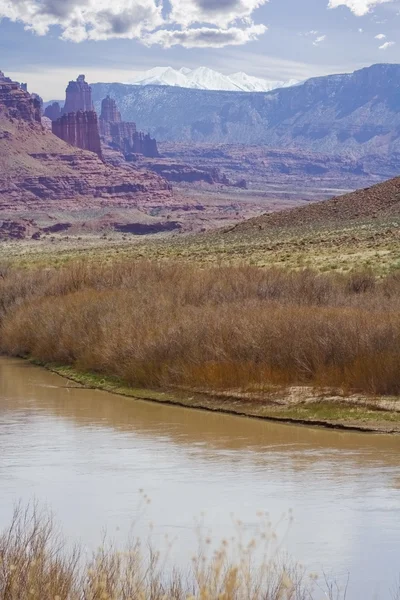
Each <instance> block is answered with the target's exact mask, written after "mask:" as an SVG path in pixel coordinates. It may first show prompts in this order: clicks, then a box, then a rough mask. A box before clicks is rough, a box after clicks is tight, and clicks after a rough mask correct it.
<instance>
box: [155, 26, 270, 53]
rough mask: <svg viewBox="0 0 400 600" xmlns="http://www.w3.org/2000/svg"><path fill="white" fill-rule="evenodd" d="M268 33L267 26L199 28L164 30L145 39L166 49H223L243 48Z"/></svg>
mask: <svg viewBox="0 0 400 600" xmlns="http://www.w3.org/2000/svg"><path fill="white" fill-rule="evenodd" d="M266 31H267V27H266V26H265V25H251V26H249V27H245V28H240V27H230V28H228V29H217V28H215V27H198V28H194V27H193V28H187V29H183V30H181V29H177V30H173V31H171V30H167V29H162V30H159V31H156V32H154V33H151V34H149V35H148V36H147V37H146V38H144V42H145V43H146V44H147V45H151V44H161V45H162V46H164V47H165V48H170V47H171V46H177V45H180V46H184V47H185V48H195V47H196V48H201V47H207V48H210V47H212V48H223V47H224V46H228V45H229V46H242V45H243V44H246V43H247V42H250V41H252V40H256V39H257V38H258V37H259V36H260V35H262V34H263V33H265V32H266Z"/></svg>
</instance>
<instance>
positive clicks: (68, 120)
mask: <svg viewBox="0 0 400 600" xmlns="http://www.w3.org/2000/svg"><path fill="white" fill-rule="evenodd" d="M52 131H53V133H54V135H56V136H57V137H59V138H60V139H61V140H64V142H67V143H68V144H71V146H76V147H77V148H81V149H82V150H89V151H90V152H94V153H95V154H97V156H98V157H99V158H102V153H101V142H100V133H99V124H98V120H97V114H96V113H95V112H94V111H90V112H89V111H87V112H82V111H80V110H79V111H78V112H76V113H69V114H64V115H63V116H62V117H60V118H59V119H57V120H56V121H53V123H52Z"/></svg>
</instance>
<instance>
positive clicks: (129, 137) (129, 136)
mask: <svg viewBox="0 0 400 600" xmlns="http://www.w3.org/2000/svg"><path fill="white" fill-rule="evenodd" d="M99 126H100V135H101V138H102V141H103V142H104V143H105V144H107V145H108V146H110V147H111V148H114V149H117V150H121V152H123V153H124V154H125V155H127V154H130V153H131V152H133V139H134V135H135V134H136V123H128V122H126V121H122V119H121V113H120V112H119V110H118V108H117V104H116V102H115V100H114V99H113V98H110V96H107V98H104V100H103V102H102V103H101V115H100V120H99Z"/></svg>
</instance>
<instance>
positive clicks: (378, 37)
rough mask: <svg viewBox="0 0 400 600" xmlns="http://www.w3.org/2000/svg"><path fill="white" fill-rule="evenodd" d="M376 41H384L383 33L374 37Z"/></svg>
mask: <svg viewBox="0 0 400 600" xmlns="http://www.w3.org/2000/svg"><path fill="white" fill-rule="evenodd" d="M375 39H376V40H384V39H386V35H385V34H384V33H378V35H376V36H375Z"/></svg>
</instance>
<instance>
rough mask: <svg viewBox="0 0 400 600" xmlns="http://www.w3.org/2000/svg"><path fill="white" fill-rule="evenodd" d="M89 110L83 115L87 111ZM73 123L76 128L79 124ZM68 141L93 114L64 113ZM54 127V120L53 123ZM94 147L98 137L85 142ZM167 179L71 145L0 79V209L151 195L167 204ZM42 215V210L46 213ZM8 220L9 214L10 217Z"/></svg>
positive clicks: (106, 203) (131, 201)
mask: <svg viewBox="0 0 400 600" xmlns="http://www.w3.org/2000/svg"><path fill="white" fill-rule="evenodd" d="M88 115H89V116H88ZM78 125H79V126H80V127H81V129H79V127H78ZM61 126H63V127H64V128H65V131H66V132H67V133H66V134H65V135H66V137H68V136H69V141H72V142H74V143H80V144H84V143H85V142H83V141H82V132H85V131H86V132H87V134H88V137H89V139H90V132H91V130H92V129H93V128H94V129H96V128H97V115H96V114H95V113H90V112H89V113H87V112H86V113H77V115H72V117H71V118H70V116H69V115H65V116H64V117H63V118H62V119H61V123H60V124H59V127H61ZM56 128H57V122H56ZM91 144H92V145H91V149H92V150H94V151H96V150H97V151H99V137H98V129H97V137H96V138H95V139H93V140H92V142H91ZM171 197H172V194H171V189H170V184H168V182H167V181H165V180H163V179H162V178H161V177H159V176H157V175H156V174H154V173H149V172H146V171H134V170H133V169H129V168H126V169H123V168H118V167H113V166H110V165H105V164H104V163H103V162H102V161H101V160H100V159H99V157H98V156H97V154H94V153H93V152H87V151H84V150H81V149H79V148H75V147H73V146H71V145H69V144H67V143H65V141H63V140H62V139H59V138H58V137H57V136H55V135H53V134H52V133H51V132H50V131H48V130H46V129H45V128H44V127H43V126H42V125H41V120H40V111H39V107H38V105H37V101H36V100H35V99H32V97H31V96H30V95H29V94H28V93H27V92H24V91H23V90H22V89H21V88H20V86H19V84H17V83H15V82H12V81H11V80H10V79H8V78H6V77H5V76H4V75H3V74H1V79H0V210H1V211H2V214H3V215H5V213H6V212H7V211H8V212H12V213H13V214H14V212H16V211H18V210H21V211H26V210H28V211H31V210H36V209H41V210H42V209H43V210H45V211H50V210H51V209H52V208H53V209H55V210H57V211H60V210H68V209H70V210H77V209H79V210H81V209H83V208H84V209H94V208H96V207H107V208H108V207H111V206H114V207H115V206H118V207H124V208H130V207H136V206H138V204H140V203H141V202H147V201H148V198H151V200H152V201H154V202H156V203H157V202H160V203H162V204H164V202H165V203H168V201H169V200H170V199H171ZM46 214H47V213H46ZM11 221H13V219H11Z"/></svg>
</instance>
